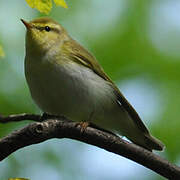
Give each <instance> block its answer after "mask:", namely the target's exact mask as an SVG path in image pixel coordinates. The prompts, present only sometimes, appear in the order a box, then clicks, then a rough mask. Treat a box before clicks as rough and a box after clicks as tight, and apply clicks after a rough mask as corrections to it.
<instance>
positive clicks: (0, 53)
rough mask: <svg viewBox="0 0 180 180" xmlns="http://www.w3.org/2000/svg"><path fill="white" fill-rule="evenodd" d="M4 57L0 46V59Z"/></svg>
mask: <svg viewBox="0 0 180 180" xmlns="http://www.w3.org/2000/svg"><path fill="white" fill-rule="evenodd" d="M4 56H5V54H4V51H3V48H2V46H1V45H0V58H1V57H4Z"/></svg>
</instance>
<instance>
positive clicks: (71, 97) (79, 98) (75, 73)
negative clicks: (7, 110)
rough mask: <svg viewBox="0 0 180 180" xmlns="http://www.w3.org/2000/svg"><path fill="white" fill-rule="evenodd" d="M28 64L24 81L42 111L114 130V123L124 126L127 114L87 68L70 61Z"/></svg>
mask: <svg viewBox="0 0 180 180" xmlns="http://www.w3.org/2000/svg"><path fill="white" fill-rule="evenodd" d="M31 64H32V63H31ZM31 64H28V63H26V67H25V71H26V79H27V82H28V85H29V88H30V92H31V95H32V98H33V99H34V101H35V102H36V104H37V105H38V106H39V107H40V108H41V110H42V111H44V112H47V113H50V114H55V115H64V116H66V117H68V118H70V119H72V120H75V121H90V122H93V123H95V124H97V125H99V126H101V127H103V128H108V129H117V130H118V131H119V130H120V129H121V128H120V127H117V124H119V123H120V124H119V125H120V126H121V127H123V126H126V122H127V118H128V117H127V113H126V112H125V111H124V110H123V109H122V108H121V107H120V106H119V105H118V104H117V101H116V97H115V95H114V93H113V88H112V87H111V86H110V85H109V84H108V82H107V81H105V80H104V79H102V78H101V77H99V76H98V75H97V74H96V73H94V72H93V71H92V70H90V69H89V68H86V67H83V66H81V65H78V64H75V63H73V62H72V63H71V64H70V63H69V64H66V65H61V66H60V65H52V64H49V65H48V64H45V65H43V64H36V66H34V67H32V65H31ZM40 66H41V67H40ZM120 119H121V120H120ZM114 121H116V122H114ZM120 121H121V122H120Z"/></svg>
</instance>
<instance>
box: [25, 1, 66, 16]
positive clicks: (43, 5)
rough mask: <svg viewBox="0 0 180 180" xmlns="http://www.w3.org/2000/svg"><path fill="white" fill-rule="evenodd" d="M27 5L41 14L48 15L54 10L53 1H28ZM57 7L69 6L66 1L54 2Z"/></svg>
mask: <svg viewBox="0 0 180 180" xmlns="http://www.w3.org/2000/svg"><path fill="white" fill-rule="evenodd" d="M26 2H27V4H28V5H29V6H30V7H31V8H36V9H37V10H39V11H40V12H41V13H45V14H48V13H49V12H50V11H51V9H52V0H26ZM54 3H55V4H56V5H57V6H61V7H63V8H67V4H66V2H65V1H64V0H54Z"/></svg>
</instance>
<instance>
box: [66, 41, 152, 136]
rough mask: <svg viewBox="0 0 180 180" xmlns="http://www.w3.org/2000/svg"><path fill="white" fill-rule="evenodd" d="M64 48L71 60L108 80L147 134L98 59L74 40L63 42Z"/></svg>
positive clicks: (118, 99) (142, 125) (120, 100)
mask: <svg viewBox="0 0 180 180" xmlns="http://www.w3.org/2000/svg"><path fill="white" fill-rule="evenodd" d="M64 46H65V48H64V50H65V51H67V52H68V53H70V55H71V57H72V58H73V61H76V63H78V64H81V65H83V66H86V67H87V68H90V69H91V70H93V71H94V72H95V73H96V74H98V75H99V76H100V77H101V78H103V79H104V80H106V81H108V82H109V84H110V85H111V86H112V88H113V89H114V92H115V95H116V97H117V101H119V102H120V103H121V105H122V106H123V108H124V109H125V110H126V111H127V112H128V114H129V116H130V117H131V118H132V120H133V121H134V123H135V124H136V125H137V127H138V128H139V129H140V130H141V131H142V132H144V133H146V134H149V131H148V129H147V128H146V126H145V125H144V123H143V122H142V120H141V118H140V117H139V115H138V113H137V112H136V111H135V109H134V108H133V107H132V106H131V104H130V103H129V102H128V101H127V100H126V98H125V97H124V96H123V94H122V93H121V92H120V90H119V89H118V88H117V86H116V85H115V84H114V83H113V81H112V80H111V79H110V78H109V77H108V76H107V75H106V73H105V72H104V70H103V68H102V67H101V66H100V65H99V63H98V61H97V60H96V58H95V57H94V56H92V55H91V54H90V53H89V52H88V51H87V50H86V49H84V48H83V47H82V46H81V45H80V44H78V43H77V42H76V41H75V40H73V39H72V41H67V42H65V43H64Z"/></svg>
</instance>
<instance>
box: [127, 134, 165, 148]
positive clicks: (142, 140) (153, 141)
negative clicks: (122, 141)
mask: <svg viewBox="0 0 180 180" xmlns="http://www.w3.org/2000/svg"><path fill="white" fill-rule="evenodd" d="M129 139H130V140H131V141H132V142H134V143H135V144H138V145H139V146H142V147H144V148H145V149H148V150H149V151H152V150H158V151H162V150H163V148H164V144H163V143H162V142H161V141H160V140H159V139H157V138H155V137H153V136H152V135H150V134H149V133H148V134H142V133H141V136H139V137H136V138H132V137H129Z"/></svg>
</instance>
